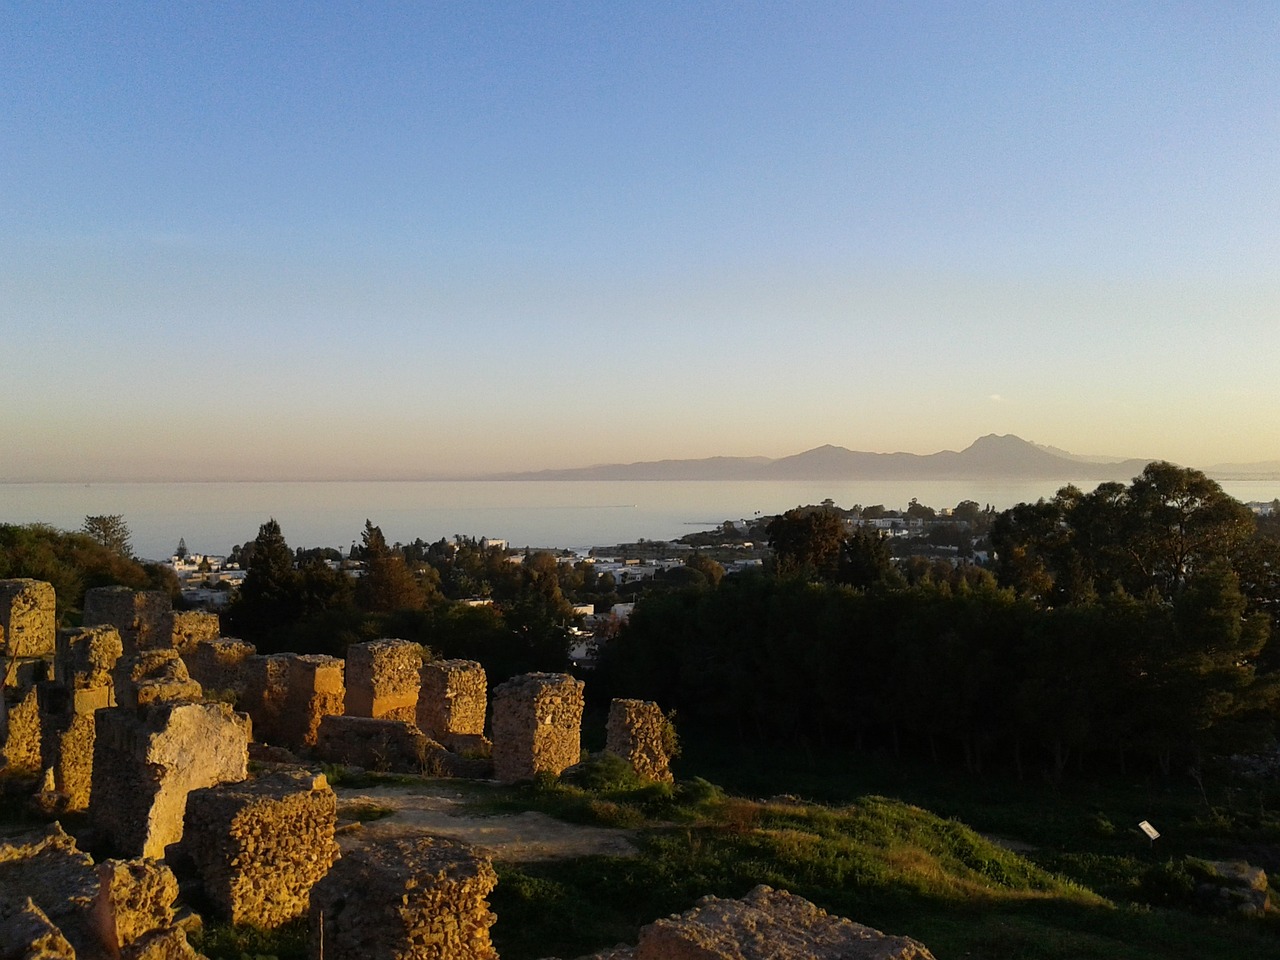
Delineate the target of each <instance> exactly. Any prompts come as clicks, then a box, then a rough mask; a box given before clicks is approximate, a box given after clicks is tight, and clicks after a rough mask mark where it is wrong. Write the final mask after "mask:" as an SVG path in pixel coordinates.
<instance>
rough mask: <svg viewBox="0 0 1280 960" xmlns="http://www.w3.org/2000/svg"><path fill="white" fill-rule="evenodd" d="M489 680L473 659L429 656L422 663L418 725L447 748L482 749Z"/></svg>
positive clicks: (482, 750) (477, 750) (483, 748)
mask: <svg viewBox="0 0 1280 960" xmlns="http://www.w3.org/2000/svg"><path fill="white" fill-rule="evenodd" d="M488 701H489V684H488V681H487V679H486V678H485V673H484V667H482V666H480V664H478V663H476V662H475V661H474V660H432V661H429V662H427V663H424V664H423V665H422V686H421V689H420V690H419V691H418V712H417V718H418V729H419V730H421V731H422V732H423V733H425V734H426V735H427V736H428V737H430V738H431V739H432V740H436V741H438V742H440V743H442V744H444V745H445V746H446V747H448V748H449V749H450V750H460V751H466V752H476V753H483V752H486V748H487V746H488V744H487V742H486V741H484V739H483V738H484V721H485V713H486V712H487V710H488Z"/></svg>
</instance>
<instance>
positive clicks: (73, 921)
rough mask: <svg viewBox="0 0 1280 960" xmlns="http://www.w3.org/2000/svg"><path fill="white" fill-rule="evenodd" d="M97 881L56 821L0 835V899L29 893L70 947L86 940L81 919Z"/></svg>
mask: <svg viewBox="0 0 1280 960" xmlns="http://www.w3.org/2000/svg"><path fill="white" fill-rule="evenodd" d="M97 885H98V881H97V877H96V875H95V873H94V869H93V860H92V859H91V858H90V857H89V855H88V854H87V853H84V852H82V851H81V850H80V849H79V848H78V847H77V846H76V842H75V840H74V839H73V838H72V837H70V836H68V835H67V833H66V831H64V830H63V829H62V827H61V826H60V825H59V824H57V823H54V824H51V825H50V826H49V827H47V828H45V829H43V830H38V831H32V832H30V833H26V834H22V835H21V836H17V837H8V838H5V839H3V840H0V903H2V902H5V901H8V902H10V903H13V902H15V901H16V902H18V903H24V902H25V901H26V899H27V898H28V897H29V898H30V899H31V900H32V901H34V903H35V904H36V906H37V907H39V908H40V911H41V912H43V914H44V915H45V916H46V918H47V919H48V920H49V921H50V922H51V923H52V924H53V925H54V926H55V927H56V928H57V930H59V931H60V932H61V934H62V935H63V936H64V937H66V939H67V940H69V941H70V942H71V945H72V946H74V947H82V946H84V945H86V943H87V941H88V936H87V933H88V927H87V925H86V923H85V919H86V917H87V911H88V908H89V905H90V904H91V903H92V902H93V898H94V895H95V894H96V892H97ZM28 916H30V915H28ZM4 926H5V924H3V923H0V928H3V927H4Z"/></svg>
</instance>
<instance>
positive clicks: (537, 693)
mask: <svg viewBox="0 0 1280 960" xmlns="http://www.w3.org/2000/svg"><path fill="white" fill-rule="evenodd" d="M584 686H585V684H583V682H582V681H581V680H576V679H574V678H573V677H571V676H569V674H567V673H526V674H524V675H523V676H519V677H512V678H511V679H510V680H508V681H507V682H506V683H503V684H501V685H499V686H498V687H495V688H494V691H493V767H494V776H495V777H496V778H497V779H499V780H502V781H504V782H507V783H511V782H514V781H517V780H529V779H532V778H533V777H534V776H535V775H537V774H538V773H541V772H543V771H546V772H549V773H554V774H559V773H560V771H561V770H564V769H565V768H566V767H571V766H573V765H574V764H575V763H577V762H578V761H579V760H580V759H581V756H582V738H581V729H582V691H583V688H584Z"/></svg>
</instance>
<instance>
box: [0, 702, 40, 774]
mask: <svg viewBox="0 0 1280 960" xmlns="http://www.w3.org/2000/svg"><path fill="white" fill-rule="evenodd" d="M41 686H42V685H41V684H37V685H36V686H33V687H28V688H26V689H25V690H22V689H15V688H13V687H7V688H6V689H5V691H4V709H3V710H2V711H0V766H3V767H4V768H5V769H7V770H8V771H9V772H11V773H39V772H40V771H41V770H42V769H44V764H43V744H42V739H43V737H42V730H41V726H40V687H41Z"/></svg>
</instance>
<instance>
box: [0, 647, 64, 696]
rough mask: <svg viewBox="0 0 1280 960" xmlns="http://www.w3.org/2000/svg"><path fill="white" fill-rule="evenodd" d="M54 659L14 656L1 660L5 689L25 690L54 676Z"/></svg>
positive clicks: (0, 666)
mask: <svg viewBox="0 0 1280 960" xmlns="http://www.w3.org/2000/svg"><path fill="white" fill-rule="evenodd" d="M53 660H54V658H53V657H51V656H49V657H14V658H12V659H10V660H3V661H0V670H3V671H4V689H6V690H9V691H15V690H16V691H25V690H28V689H30V688H31V687H34V686H35V685H36V684H37V683H42V682H43V681H45V680H48V679H49V678H50V677H51V676H53Z"/></svg>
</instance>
